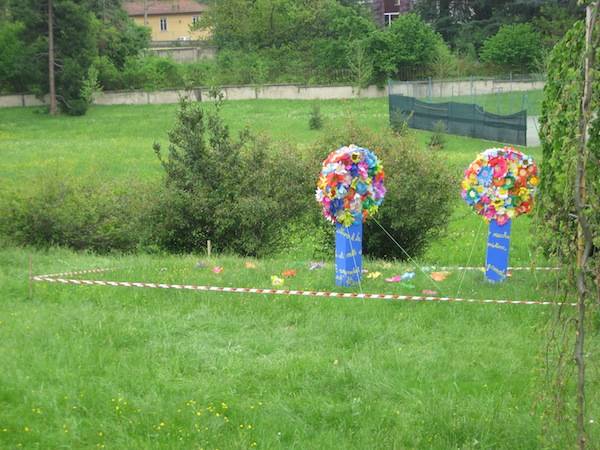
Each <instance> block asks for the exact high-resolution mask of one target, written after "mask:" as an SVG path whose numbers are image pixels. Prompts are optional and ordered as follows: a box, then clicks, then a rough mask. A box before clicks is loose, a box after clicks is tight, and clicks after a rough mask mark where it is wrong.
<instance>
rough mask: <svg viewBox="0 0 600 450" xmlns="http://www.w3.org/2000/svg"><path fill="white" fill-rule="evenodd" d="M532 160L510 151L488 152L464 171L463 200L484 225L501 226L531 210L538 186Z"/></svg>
mask: <svg viewBox="0 0 600 450" xmlns="http://www.w3.org/2000/svg"><path fill="white" fill-rule="evenodd" d="M537 175H538V170H537V166H536V165H535V162H534V161H533V158H531V157H530V156H527V155H525V154H523V153H521V152H520V151H518V150H515V149H514V148H512V147H504V148H491V149H488V150H486V151H484V152H483V153H480V154H479V155H478V156H477V159H475V161H473V162H472V163H471V165H470V166H469V168H468V169H467V170H465V177H464V179H463V180H462V184H461V187H462V197H463V198H464V199H465V201H466V202H467V203H468V204H469V205H470V206H471V207H472V208H473V209H474V210H475V212H477V214H481V215H482V216H483V217H484V218H485V220H486V221H490V220H492V219H494V220H496V222H498V224H499V225H504V224H505V223H506V222H508V221H509V220H510V219H513V218H514V217H517V216H518V215H520V214H527V213H528V212H529V211H531V208H532V207H533V196H534V194H535V190H536V186H537V185H538V183H539V178H538V176H537Z"/></svg>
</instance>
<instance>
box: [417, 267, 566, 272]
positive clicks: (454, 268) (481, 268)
mask: <svg viewBox="0 0 600 450" xmlns="http://www.w3.org/2000/svg"><path fill="white" fill-rule="evenodd" d="M427 269H431V271H436V270H439V271H441V270H479V271H481V272H483V271H485V267H483V266H481V267H476V266H446V267H436V266H432V267H427ZM508 270H509V271H517V270H531V271H535V270H541V271H556V270H560V267H526V266H521V267H509V268H508Z"/></svg>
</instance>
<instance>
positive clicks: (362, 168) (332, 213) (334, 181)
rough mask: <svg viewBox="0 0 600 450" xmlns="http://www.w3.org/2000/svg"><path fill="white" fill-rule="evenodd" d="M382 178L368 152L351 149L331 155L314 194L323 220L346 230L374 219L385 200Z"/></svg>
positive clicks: (379, 167) (376, 160)
mask: <svg viewBox="0 0 600 450" xmlns="http://www.w3.org/2000/svg"><path fill="white" fill-rule="evenodd" d="M384 176H385V175H384V173H383V166H382V165H381V161H379V160H378V159H377V156H375V154H374V153H373V152H372V151H371V150H368V149H366V148H361V147H357V146H356V145H350V146H348V147H341V148H339V149H337V150H335V151H333V152H331V153H330V154H329V156H328V157H327V159H325V161H323V169H322V170H321V175H320V177H319V181H318V182H317V190H316V194H315V197H316V199H317V201H318V202H319V203H320V204H321V206H322V208H323V215H324V216H325V218H326V219H327V220H329V221H331V222H332V223H336V222H337V223H341V224H343V225H344V226H346V227H349V226H350V225H352V224H353V223H354V222H355V221H357V220H362V221H363V222H364V221H365V220H366V219H367V218H368V217H370V216H372V215H374V214H375V213H376V212H377V210H378V209H379V206H380V205H381V203H382V202H383V197H384V196H385V192H386V191H385V186H384V185H383V180H384Z"/></svg>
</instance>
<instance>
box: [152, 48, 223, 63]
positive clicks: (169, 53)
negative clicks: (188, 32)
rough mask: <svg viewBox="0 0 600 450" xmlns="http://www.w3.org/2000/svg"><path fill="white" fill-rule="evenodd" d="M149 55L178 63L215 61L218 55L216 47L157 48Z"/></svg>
mask: <svg viewBox="0 0 600 450" xmlns="http://www.w3.org/2000/svg"><path fill="white" fill-rule="evenodd" d="M148 52H149V53H152V54H154V55H156V56H160V57H163V58H171V59H172V60H173V61H175V62H178V63H189V62H196V61H199V60H201V59H213V58H214V57H215V56H216V54H217V49H216V48H215V47H208V46H202V47H157V48H149V49H148Z"/></svg>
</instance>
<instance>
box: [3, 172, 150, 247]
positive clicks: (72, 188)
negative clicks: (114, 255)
mask: <svg viewBox="0 0 600 450" xmlns="http://www.w3.org/2000/svg"><path fill="white" fill-rule="evenodd" d="M31 186H32V187H28V188H22V189H20V190H18V191H15V192H4V193H3V194H2V196H1V197H0V234H2V235H4V236H5V237H7V238H8V239H9V240H10V241H12V242H13V243H15V244H18V245H33V246H36V247H49V246H65V247H70V248H73V249H75V250H84V249H87V250H93V251H96V252H109V251H113V250H119V251H130V250H134V249H135V248H137V247H139V246H140V245H141V244H142V243H143V242H144V240H145V239H146V238H147V235H148V234H149V231H150V229H149V227H148V225H147V222H146V215H147V207H146V205H148V204H149V203H150V202H149V201H148V197H149V195H150V191H149V187H148V186H146V185H142V184H136V183H133V184H132V183H131V182H129V181H128V182H127V183H119V184H114V183H90V182H88V181H85V182H84V181H83V180H80V179H76V178H67V177H63V176H59V175H54V176H46V177H44V178H43V179H41V180H38V181H37V182H36V183H33V184H32V185H31Z"/></svg>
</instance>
